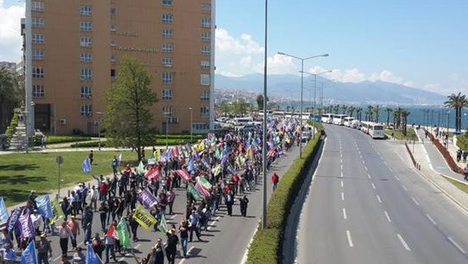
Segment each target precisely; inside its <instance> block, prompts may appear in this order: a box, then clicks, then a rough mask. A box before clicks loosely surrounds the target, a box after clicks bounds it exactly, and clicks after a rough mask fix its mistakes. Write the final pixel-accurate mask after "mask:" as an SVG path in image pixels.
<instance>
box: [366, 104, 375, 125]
mask: <svg viewBox="0 0 468 264" xmlns="http://www.w3.org/2000/svg"><path fill="white" fill-rule="evenodd" d="M373 112H374V111H373V107H372V105H369V106H367V111H366V120H367V121H372V113H373Z"/></svg>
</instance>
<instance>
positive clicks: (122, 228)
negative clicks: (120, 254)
mask: <svg viewBox="0 0 468 264" xmlns="http://www.w3.org/2000/svg"><path fill="white" fill-rule="evenodd" d="M117 235H118V237H119V241H120V245H121V246H122V247H123V248H125V249H129V248H131V247H132V245H131V242H130V232H129V231H128V225H127V221H125V218H124V217H122V218H120V222H119V224H118V225H117Z"/></svg>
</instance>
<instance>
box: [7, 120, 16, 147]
mask: <svg viewBox="0 0 468 264" xmlns="http://www.w3.org/2000/svg"><path fill="white" fill-rule="evenodd" d="M16 127H18V113H16V112H15V113H14V114H13V117H12V118H11V121H10V125H9V126H8V127H7V129H6V135H7V145H8V146H9V145H10V141H11V139H12V138H13V135H14V134H15V133H16Z"/></svg>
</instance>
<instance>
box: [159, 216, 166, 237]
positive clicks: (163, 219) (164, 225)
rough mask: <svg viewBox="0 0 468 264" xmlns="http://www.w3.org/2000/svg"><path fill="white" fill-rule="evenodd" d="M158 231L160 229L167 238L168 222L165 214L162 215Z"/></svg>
mask: <svg viewBox="0 0 468 264" xmlns="http://www.w3.org/2000/svg"><path fill="white" fill-rule="evenodd" d="M158 229H159V231H161V233H163V235H165V236H166V233H167V222H166V217H164V214H161V220H160V221H159V226H158Z"/></svg>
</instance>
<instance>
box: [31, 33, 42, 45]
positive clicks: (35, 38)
mask: <svg viewBox="0 0 468 264" xmlns="http://www.w3.org/2000/svg"><path fill="white" fill-rule="evenodd" d="M44 42H45V38H44V35H43V34H33V35H32V43H33V44H44Z"/></svg>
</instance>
